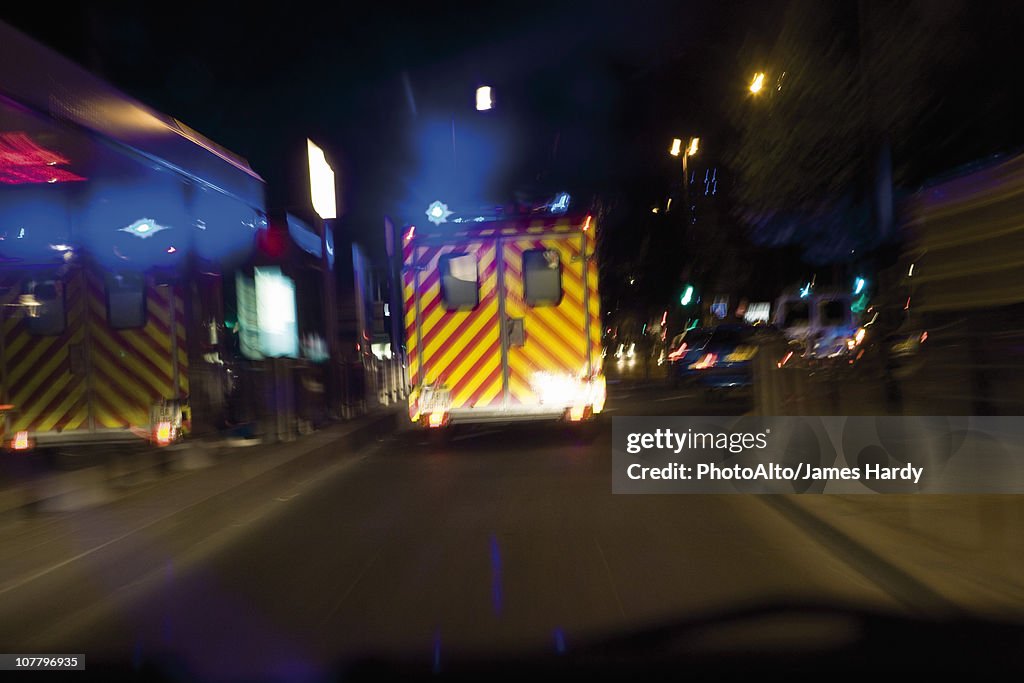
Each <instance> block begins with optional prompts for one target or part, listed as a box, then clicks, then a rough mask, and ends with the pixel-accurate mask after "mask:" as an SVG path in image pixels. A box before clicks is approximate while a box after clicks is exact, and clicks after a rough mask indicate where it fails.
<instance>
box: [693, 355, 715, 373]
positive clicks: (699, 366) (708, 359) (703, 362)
mask: <svg viewBox="0 0 1024 683" xmlns="http://www.w3.org/2000/svg"><path fill="white" fill-rule="evenodd" d="M717 362H718V355H717V354H714V353H707V354H704V356H702V357H701V359H700V360H699V361H697V362H696V363H694V364H693V365H691V366H690V369H691V370H706V369H708V368H713V367H715V363H717Z"/></svg>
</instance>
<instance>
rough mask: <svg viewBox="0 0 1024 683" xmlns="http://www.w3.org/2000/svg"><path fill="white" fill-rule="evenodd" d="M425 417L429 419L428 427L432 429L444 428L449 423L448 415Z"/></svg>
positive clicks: (431, 414) (439, 414) (429, 415)
mask: <svg viewBox="0 0 1024 683" xmlns="http://www.w3.org/2000/svg"><path fill="white" fill-rule="evenodd" d="M425 417H426V418H427V426H428V427H430V428H431V429H438V428H440V427H444V426H445V424H447V423H448V413H430V414H428V415H426V416H425Z"/></svg>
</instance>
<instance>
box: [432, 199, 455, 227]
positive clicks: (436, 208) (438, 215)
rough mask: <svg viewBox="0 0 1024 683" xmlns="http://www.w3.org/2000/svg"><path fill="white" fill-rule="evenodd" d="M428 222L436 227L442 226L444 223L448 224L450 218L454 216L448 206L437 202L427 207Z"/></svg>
mask: <svg viewBox="0 0 1024 683" xmlns="http://www.w3.org/2000/svg"><path fill="white" fill-rule="evenodd" d="M426 214H427V220H429V221H430V222H431V223H433V224H434V225H441V224H442V223H446V222H448V216H451V215H452V212H451V211H449V210H448V205H447V204H445V203H443V202H440V201H435V202H434V203H433V204H431V205H430V206H428V207H427V211H426Z"/></svg>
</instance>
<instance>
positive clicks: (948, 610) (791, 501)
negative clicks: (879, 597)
mask: <svg viewBox="0 0 1024 683" xmlns="http://www.w3.org/2000/svg"><path fill="white" fill-rule="evenodd" d="M806 495H812V494H806ZM798 497H799V495H794V496H788V495H765V496H759V498H760V499H761V500H762V501H763V502H764V503H765V504H766V505H768V506H769V507H771V508H773V509H774V510H776V511H777V512H778V513H779V514H781V515H782V516H783V517H785V518H786V519H788V520H789V521H790V522H792V523H793V524H795V525H796V526H798V527H799V528H800V529H802V530H803V531H805V532H806V533H807V534H808V535H810V536H811V537H813V538H814V539H815V540H817V541H818V542H819V543H821V544H822V546H824V547H825V548H826V549H827V550H828V551H829V552H832V553H833V554H834V555H836V556H837V557H839V558H840V559H841V560H843V561H844V562H845V563H847V564H848V565H849V566H850V567H852V568H853V569H855V570H857V571H858V572H859V573H860V574H861V575H862V576H864V577H865V578H866V579H868V580H869V581H871V582H872V583H874V584H875V585H877V586H879V587H880V588H882V590H884V591H885V592H886V593H888V594H889V595H890V596H891V597H893V598H895V599H896V600H898V601H899V602H901V603H903V604H904V605H906V606H907V607H909V608H911V609H914V610H916V611H921V610H923V611H925V612H926V613H927V614H929V615H931V616H944V617H956V616H962V615H963V610H962V608H961V607H959V606H958V605H957V604H956V603H955V602H954V601H953V600H951V599H949V598H947V597H946V596H944V595H943V594H942V593H940V592H939V591H937V590H935V589H934V588H932V587H931V586H930V585H928V583H927V582H925V581H924V580H922V579H921V578H919V577H916V576H913V575H911V574H910V573H909V572H907V571H905V570H904V569H901V568H900V567H898V566H897V565H896V564H894V563H892V562H890V561H889V560H887V559H885V558H884V557H883V556H882V555H881V554H879V553H878V552H876V551H875V550H873V549H872V548H870V547H869V546H868V545H866V544H864V543H863V542H861V541H858V540H857V539H856V538H854V537H853V536H851V535H850V534H848V533H846V532H845V531H843V530H842V529H841V528H839V527H838V526H837V525H835V524H833V523H832V522H830V521H829V520H827V519H826V518H825V517H823V516H822V515H820V514H818V513H816V512H813V511H811V510H810V509H808V508H807V507H806V506H804V505H801V504H800V503H798V502H797V500H796V499H797V498H798Z"/></svg>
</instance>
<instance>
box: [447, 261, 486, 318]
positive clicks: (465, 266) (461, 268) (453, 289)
mask: <svg viewBox="0 0 1024 683" xmlns="http://www.w3.org/2000/svg"><path fill="white" fill-rule="evenodd" d="M437 266H438V268H440V269H441V301H442V302H443V303H444V306H445V308H447V309H448V310H464V311H465V310H472V309H474V308H476V307H477V305H478V304H479V303H480V283H479V279H480V273H479V267H478V264H477V260H476V254H445V255H444V256H442V257H441V258H440V259H438V264H437Z"/></svg>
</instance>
